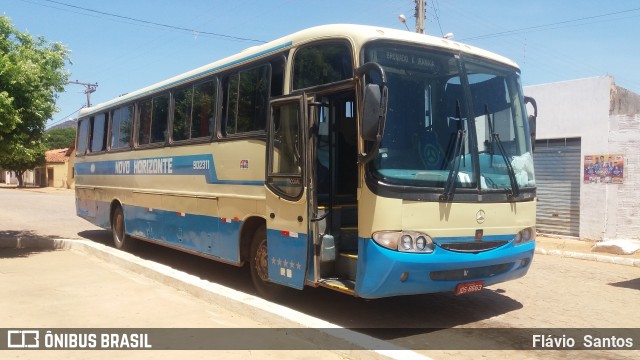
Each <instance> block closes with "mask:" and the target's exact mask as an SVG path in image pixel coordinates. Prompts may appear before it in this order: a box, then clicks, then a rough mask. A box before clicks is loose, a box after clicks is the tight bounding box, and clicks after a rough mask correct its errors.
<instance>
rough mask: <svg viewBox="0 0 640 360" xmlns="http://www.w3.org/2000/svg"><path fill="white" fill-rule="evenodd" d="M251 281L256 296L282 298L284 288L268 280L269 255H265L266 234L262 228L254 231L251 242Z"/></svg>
mask: <svg viewBox="0 0 640 360" xmlns="http://www.w3.org/2000/svg"><path fill="white" fill-rule="evenodd" d="M249 264H250V267H251V280H252V281H253V286H254V287H255V289H256V291H257V293H258V295H260V296H261V297H263V298H265V299H277V298H278V297H280V296H282V293H283V292H284V289H285V288H284V287H283V286H281V285H278V284H275V283H273V282H271V281H270V280H269V254H268V253H267V233H266V231H265V229H264V228H261V229H260V230H258V231H256V233H255V234H254V236H253V241H252V242H251V257H250V259H249Z"/></svg>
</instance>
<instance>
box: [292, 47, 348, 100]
mask: <svg viewBox="0 0 640 360" xmlns="http://www.w3.org/2000/svg"><path fill="white" fill-rule="evenodd" d="M352 77H353V61H352V60H351V50H350V48H349V46H348V45H347V44H346V43H325V44H315V45H310V46H306V47H304V48H302V49H300V50H298V51H297V52H296V54H295V58H294V63H293V89H294V90H297V89H304V88H308V87H312V86H317V85H322V84H329V83H333V82H337V81H341V80H346V79H350V78H352Z"/></svg>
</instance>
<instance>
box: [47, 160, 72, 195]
mask: <svg viewBox="0 0 640 360" xmlns="http://www.w3.org/2000/svg"><path fill="white" fill-rule="evenodd" d="M49 169H53V187H56V188H63V189H66V188H67V180H68V178H67V162H64V163H57V164H47V170H49ZM47 174H48V172H47ZM47 176H48V175H47ZM50 181H51V180H50V179H48V178H47V183H49V182H50Z"/></svg>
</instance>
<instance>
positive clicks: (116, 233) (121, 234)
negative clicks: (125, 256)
mask: <svg viewBox="0 0 640 360" xmlns="http://www.w3.org/2000/svg"><path fill="white" fill-rule="evenodd" d="M111 234H112V235H113V244H114V245H115V247H116V249H119V250H123V251H130V250H132V249H133V247H134V244H135V242H134V241H133V239H132V238H131V237H130V236H128V235H127V232H126V229H125V223H124V213H123V212H122V207H120V205H118V206H116V208H115V209H114V210H113V217H112V218H111Z"/></svg>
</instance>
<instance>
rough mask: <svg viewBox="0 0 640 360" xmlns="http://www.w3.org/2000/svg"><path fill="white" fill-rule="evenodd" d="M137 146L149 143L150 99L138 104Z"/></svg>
mask: <svg viewBox="0 0 640 360" xmlns="http://www.w3.org/2000/svg"><path fill="white" fill-rule="evenodd" d="M138 113H139V118H138V145H147V144H149V143H150V142H151V99H148V100H144V101H141V102H139V103H138Z"/></svg>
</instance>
